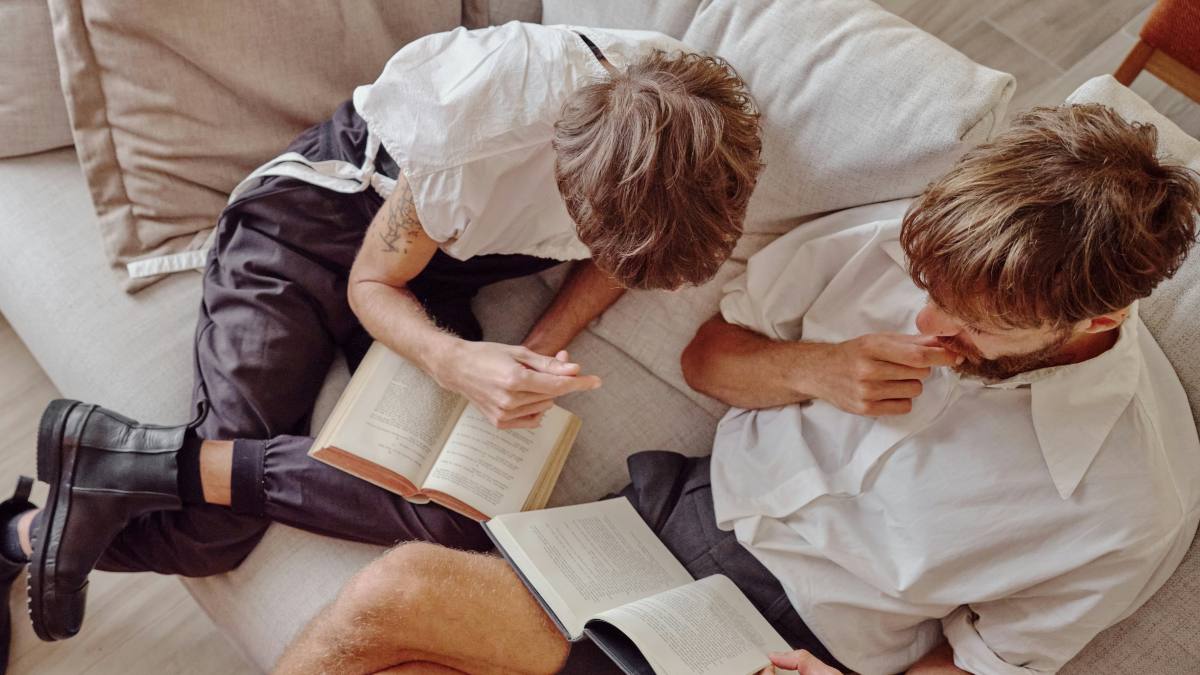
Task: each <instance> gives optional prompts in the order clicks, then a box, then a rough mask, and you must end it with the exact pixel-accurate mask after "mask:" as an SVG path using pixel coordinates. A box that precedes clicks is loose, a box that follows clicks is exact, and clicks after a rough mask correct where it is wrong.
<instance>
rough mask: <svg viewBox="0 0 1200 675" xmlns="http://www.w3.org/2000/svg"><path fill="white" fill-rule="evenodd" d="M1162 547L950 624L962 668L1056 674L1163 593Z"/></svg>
mask: <svg viewBox="0 0 1200 675" xmlns="http://www.w3.org/2000/svg"><path fill="white" fill-rule="evenodd" d="M1162 559H1163V551H1162V546H1161V544H1160V545H1157V546H1156V545H1155V542H1143V543H1141V544H1139V545H1136V546H1134V545H1131V546H1129V547H1128V548H1126V549H1125V550H1122V551H1115V552H1113V553H1111V554H1109V555H1107V556H1104V557H1101V558H1100V559H1098V560H1096V561H1094V562H1092V563H1090V564H1088V565H1084V566H1082V567H1079V568H1077V569H1074V570H1071V571H1070V572H1067V573H1065V574H1062V575H1060V576H1057V577H1054V578H1052V579H1049V580H1047V581H1045V582H1042V583H1040V584H1037V585H1035V586H1033V587H1031V588H1029V589H1026V591H1024V592H1022V593H1020V594H1018V595H1014V596H1010V597H1006V598H1001V599H998V600H992V601H988V602H982V603H973V604H971V605H969V606H962V607H959V608H958V609H956V610H955V611H954V612H951V613H950V614H949V615H947V616H946V617H945V618H943V619H942V632H943V633H945V635H946V640H947V642H949V643H950V646H951V647H952V648H953V649H954V661H955V663H956V664H957V665H958V667H959V668H962V669H964V670H967V671H968V672H971V673H975V674H976V675H1016V674H1018V673H1021V674H1025V673H1056V672H1058V671H1059V669H1060V668H1062V667H1063V666H1064V665H1066V663H1067V662H1068V661H1070V660H1071V659H1072V658H1074V657H1075V655H1076V654H1078V653H1079V652H1080V651H1082V650H1083V648H1084V647H1085V646H1087V644H1088V643H1089V642H1091V640H1092V638H1094V637H1095V636H1096V635H1097V634H1098V633H1099V632H1100V631H1102V630H1104V629H1105V628H1107V627H1109V626H1111V625H1113V624H1115V623H1116V622H1118V621H1120V620H1121V619H1122V618H1124V617H1125V616H1127V615H1128V614H1129V613H1130V612H1131V611H1133V610H1134V609H1136V608H1137V607H1138V606H1139V605H1140V604H1141V603H1142V602H1143V601H1144V600H1145V598H1146V597H1148V596H1149V594H1150V593H1153V591H1154V590H1156V588H1155V587H1154V586H1153V584H1152V583H1150V582H1151V577H1152V576H1154V571H1155V569H1156V568H1157V567H1158V565H1159V564H1161V563H1162Z"/></svg>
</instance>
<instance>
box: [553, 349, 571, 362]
mask: <svg viewBox="0 0 1200 675" xmlns="http://www.w3.org/2000/svg"><path fill="white" fill-rule="evenodd" d="M554 358H556V359H558V360H559V361H567V362H570V360H571V355H570V354H568V353H567V350H565V349H560V350H559V351H558V353H557V354H555V355H554Z"/></svg>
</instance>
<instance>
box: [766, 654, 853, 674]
mask: <svg viewBox="0 0 1200 675" xmlns="http://www.w3.org/2000/svg"><path fill="white" fill-rule="evenodd" d="M770 657H771V663H772V664H774V665H775V666H778V667H780V668H786V669H788V670H795V671H798V672H799V673H800V675H806V674H807V675H827V674H828V675H835V674H837V673H838V671H837V670H836V669H834V668H832V667H830V666H829V665H827V664H826V663H825V662H824V661H822V660H820V659H818V658H817V657H815V656H813V655H812V654H811V653H809V651H808V650H807V649H797V650H796V651H794V652H783V653H780V652H773V653H771V654H770Z"/></svg>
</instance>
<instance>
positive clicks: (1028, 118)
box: [900, 104, 1200, 328]
mask: <svg viewBox="0 0 1200 675" xmlns="http://www.w3.org/2000/svg"><path fill="white" fill-rule="evenodd" d="M1157 142H1158V130H1157V129H1156V128H1155V127H1154V126H1153V125H1150V124H1139V123H1136V122H1132V123H1131V122H1127V121H1125V120H1124V119H1122V118H1121V117H1120V116H1119V115H1117V113H1115V112H1114V111H1113V110H1112V109H1110V108H1108V107H1106V106H1103V105H1099V104H1084V105H1071V106H1062V107H1057V108H1034V109H1033V110H1031V111H1029V112H1028V113H1026V114H1024V115H1022V116H1020V117H1019V118H1018V119H1017V120H1016V121H1015V123H1014V125H1013V126H1012V127H1011V128H1010V129H1009V130H1008V131H1006V132H1004V133H1002V134H1000V135H999V136H997V137H996V138H995V139H994V140H993V141H992V142H990V143H987V144H985V145H981V146H979V147H977V148H975V149H974V150H971V151H970V152H968V153H967V154H966V155H965V156H964V157H963V158H962V159H961V160H960V161H959V162H958V164H957V165H956V166H955V167H954V168H953V169H952V170H951V171H950V172H949V173H947V174H946V175H945V176H943V177H942V178H941V179H939V180H937V181H936V182H934V183H933V184H932V185H930V186H929V187H928V188H926V190H925V192H924V194H922V195H921V196H920V198H918V199H917V201H916V202H915V203H914V204H913V205H912V206H911V207H910V208H909V210H908V213H907V214H906V215H905V217H904V224H903V229H902V231H901V235H900V241H901V244H902V245H903V247H904V251H905V253H906V254H907V255H908V260H909V271H910V273H911V275H912V278H913V281H915V282H916V284H917V285H918V286H920V287H921V288H922V289H924V290H925V291H927V292H928V293H929V296H930V299H931V300H932V301H933V302H935V303H936V304H938V305H939V306H940V307H942V308H943V309H944V310H946V311H947V312H949V313H950V314H952V315H955V316H957V317H960V318H963V319H965V320H971V321H983V322H985V323H989V324H992V325H999V326H1006V327H1014V328H1018V327H1019V328H1031V327H1041V326H1052V327H1060V328H1061V327H1066V326H1068V325H1070V324H1073V323H1076V322H1079V321H1082V320H1084V319H1089V318H1093V317H1096V316H1100V315H1102V314H1107V313H1109V312H1113V311H1116V310H1119V309H1122V308H1124V307H1128V306H1129V304H1130V303H1132V302H1133V301H1134V300H1137V299H1139V298H1144V297H1146V296H1148V295H1150V292H1151V291H1153V290H1154V288H1155V286H1157V285H1158V284H1159V282H1161V281H1163V280H1164V279H1167V278H1169V277H1170V276H1171V275H1173V274H1174V273H1175V271H1176V270H1177V269H1179V266H1180V264H1182V262H1183V260H1184V257H1185V256H1186V255H1187V251H1188V248H1189V247H1190V246H1191V245H1192V243H1193V242H1194V241H1195V238H1196V218H1197V216H1198V215H1200V187H1198V186H1197V183H1196V173H1195V172H1194V171H1191V170H1190V169H1187V168H1186V167H1182V166H1173V165H1171V164H1168V163H1167V162H1165V161H1163V160H1162V159H1161V158H1160V157H1159V156H1158V154H1157Z"/></svg>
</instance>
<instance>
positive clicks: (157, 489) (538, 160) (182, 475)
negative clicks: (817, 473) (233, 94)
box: [0, 22, 761, 640]
mask: <svg viewBox="0 0 1200 675" xmlns="http://www.w3.org/2000/svg"><path fill="white" fill-rule="evenodd" d="M760 150H761V142H760V140H759V125H758V113H757V111H756V109H755V107H754V104H753V102H752V101H751V99H750V96H749V94H748V93H747V92H746V88H745V84H744V83H743V82H742V80H741V79H739V78H738V76H737V74H736V73H735V72H734V71H733V69H732V68H731V67H730V66H729V65H728V64H727V63H725V62H724V61H722V60H721V59H718V58H714V57H709V56H703V55H698V54H694V53H692V52H691V50H689V49H688V48H687V47H686V46H685V45H683V44H682V43H680V42H678V41H677V40H674V39H672V38H670V37H668V36H665V35H661V34H658V33H652V32H646V31H621V30H603V29H590V28H589V29H573V28H571V27H567V26H541V25H534V24H522V23H517V22H512V23H509V24H506V25H504V26H499V27H494V28H489V29H482V30H476V31H467V30H465V29H459V30H454V31H451V32H448V33H440V34H436V35H430V36H426V37H424V38H422V39H420V40H416V41H414V42H412V43H410V44H408V45H407V46H405V47H404V48H403V49H401V50H400V51H399V52H398V53H397V54H396V55H395V56H394V57H393V58H392V59H391V60H390V61H389V62H388V64H387V66H386V68H385V69H384V71H383V74H382V75H380V77H379V79H378V80H376V82H374V83H373V84H371V85H367V86H363V87H359V88H358V89H356V90H355V92H354V97H353V100H352V101H350V102H347V103H346V104H344V105H343V106H341V107H340V108H339V109H338V110H337V111H336V112H335V114H334V115H333V117H332V118H331V119H330V120H328V121H326V122H324V123H322V124H319V125H317V126H315V127H313V128H311V129H309V130H308V131H305V132H304V133H302V134H301V135H300V136H299V137H298V138H297V139H296V140H295V141H294V142H293V143H292V145H291V146H290V147H289V148H288V151H287V152H286V153H285V154H283V155H281V156H280V157H278V158H276V159H274V160H272V161H270V162H268V163H267V164H265V165H264V166H263V167H261V168H260V169H258V170H256V171H255V172H254V173H253V174H251V176H250V177H248V178H247V179H246V181H244V182H243V183H242V184H241V185H239V186H238V187H237V188H236V189H235V190H234V193H233V196H232V197H231V201H230V204H229V206H228V207H227V208H226V209H225V211H224V213H223V214H222V216H221V221H220V224H219V226H218V228H217V231H216V235H215V243H214V246H213V250H212V253H211V255H210V257H209V261H208V266H207V269H206V271H205V276H204V301H203V305H202V307H201V313H200V322H199V326H198V328H197V332H196V388H195V395H194V400H195V403H196V407H197V408H198V410H199V416H198V419H197V420H196V421H195V422H193V423H192V424H189V425H186V426H183V427H156V426H152V425H142V424H138V423H136V422H134V421H132V420H129V419H126V418H124V417H121V416H120V415H117V414H115V413H112V412H111V411H107V410H104V409H102V408H98V407H96V406H91V405H85V404H82V403H79V402H75V401H56V402H54V403H53V404H51V406H50V407H49V409H48V410H47V411H46V414H45V415H44V417H43V420H42V425H41V429H40V431H39V440H38V474H39V478H41V479H42V480H44V481H46V482H48V483H50V498H49V500H48V502H47V506H46V508H45V509H44V510H43V511H41V512H38V511H37V510H36V509H35V508H33V506H32V504H29V503H28V501H27V500H26V499H25V497H27V496H28V492H27V490H25V489H24V488H22V489H20V490H19V491H18V494H17V496H16V497H14V499H12V500H9V501H8V502H5V505H4V508H3V509H0V510H2V511H3V512H4V514H5V516H6V518H5V520H6V522H5V523H4V525H5V526H6V537H5V538H4V539H3V544H4V546H3V549H4V554H5V555H4V558H3V559H0V579H3V580H5V582H11V579H12V578H14V577H15V576H16V571H19V570H20V567H21V566H22V565H23V564H24V562H25V560H26V558H27V557H29V556H31V557H32V561H31V570H30V610H31V616H32V619H33V624H34V628H35V631H36V632H37V634H38V636H39V637H41V638H42V639H45V640H58V639H65V638H69V637H71V636H73V635H75V634H76V632H77V631H78V630H79V629H80V626H81V623H82V621H83V615H84V605H85V599H86V588H87V578H88V575H89V574H90V572H91V571H92V569H93V568H99V569H105V570H114V571H155V572H159V573H165V574H182V575H188V576H199V575H210V574H217V573H220V572H224V571H228V570H230V569H233V568H235V567H237V566H238V564H240V563H241V561H242V560H243V559H244V558H245V557H246V556H247V555H248V554H249V553H250V551H251V550H252V549H253V548H254V546H255V545H256V544H257V542H258V541H259V539H260V538H261V537H262V535H263V533H264V532H265V531H266V528H267V526H268V524H269V523H270V522H271V521H277V522H283V523H286V524H289V525H293V526H296V527H300V528H304V529H307V530H310V531H313V532H317V533H320V534H325V535H331V536H337V537H342V538H345V539H350V540H357V541H365V542H373V543H376V544H383V545H390V544H394V543H396V542H397V541H410V540H426V541H437V542H441V543H445V544H448V545H453V546H456V547H459V548H464V549H476V550H478V549H484V548H487V547H488V546H489V544H488V540H487V537H486V536H485V535H484V533H483V531H482V529H481V528H480V527H479V525H478V523H476V522H475V521H473V520H470V519H469V518H466V517H464V516H460V515H458V514H455V513H453V512H450V511H448V510H446V509H444V508H442V507H440V506H437V505H414V504H411V503H409V502H407V501H405V500H404V499H402V498H401V497H399V496H397V495H393V494H391V493H389V492H387V491H384V490H382V489H380V488H377V487H375V486H373V485H370V484H368V483H366V482H364V481H361V480H359V479H357V478H354V477H351V476H349V475H348V474H345V473H342V472H341V471H339V470H337V469H334V468H332V467H329V466H327V465H324V464H321V463H319V462H317V461H315V460H313V459H311V458H309V457H308V456H307V451H308V449H309V447H310V445H311V443H312V440H311V439H310V438H308V437H307V436H306V434H307V433H308V431H309V422H310V419H311V415H312V410H313V405H314V403H315V401H316V398H317V394H318V392H319V390H320V387H321V383H322V381H323V380H324V378H325V375H326V373H327V371H328V369H329V366H330V363H331V362H332V360H333V358H334V356H335V353H336V352H337V351H339V350H341V351H343V352H345V354H346V356H347V360H348V361H349V362H350V364H351V367H352V368H353V367H354V366H355V365H357V363H358V361H359V360H360V359H361V358H362V356H363V354H364V353H365V351H366V349H367V347H368V346H369V344H370V342H371V339H372V338H374V339H375V340H378V341H380V342H382V343H383V344H385V345H386V346H388V347H389V348H391V349H392V350H393V351H395V352H397V353H399V354H401V355H402V356H404V357H406V358H408V359H409V360H410V361H412V362H413V363H415V364H416V365H418V366H419V367H421V368H422V369H423V370H425V371H426V372H428V373H429V374H430V375H431V376H432V377H433V378H434V379H435V380H436V381H437V382H438V383H439V384H441V385H442V386H443V387H445V388H446V389H449V390H452V391H455V392H458V393H460V394H462V395H463V396H465V397H466V398H467V399H468V400H469V401H470V402H472V403H473V404H474V405H475V406H476V407H477V408H478V409H479V410H480V411H481V412H482V413H483V414H484V415H485V416H486V417H487V418H488V419H490V420H491V421H492V422H493V423H494V424H496V425H497V426H500V427H502V428H531V427H536V426H537V425H538V424H539V421H540V418H541V415H542V414H543V413H544V412H545V411H546V410H548V409H549V408H550V407H551V406H552V405H553V404H554V400H555V398H556V397H558V396H562V395H565V394H568V393H571V392H575V391H586V390H590V389H595V388H596V387H598V386H600V380H599V378H597V377H595V376H591V375H584V374H582V373H581V367H580V365H579V364H575V363H571V362H570V361H569V359H568V357H567V354H566V352H565V351H563V350H564V348H565V347H566V346H567V344H568V343H569V342H571V340H572V339H573V338H574V337H575V336H576V335H577V334H578V333H579V332H580V331H581V330H583V329H584V327H586V326H587V324H588V323H589V322H590V321H591V320H592V319H594V318H595V317H596V316H598V315H599V314H600V313H601V312H603V311H604V310H605V309H606V308H607V307H608V306H609V305H611V304H612V303H613V302H614V301H616V299H617V298H618V297H619V296H620V294H621V293H622V292H624V290H625V289H627V288H644V289H658V288H676V287H678V286H681V285H683V284H689V283H700V282H703V281H705V280H707V279H708V278H709V277H711V276H712V275H713V273H714V272H715V271H716V268H717V266H719V265H720V264H721V263H722V262H723V261H724V260H725V259H726V258H728V257H729V254H730V252H731V250H732V248H733V245H734V243H735V242H736V241H737V239H738V236H739V235H740V233H741V228H742V220H743V218H744V216H745V212H746V205H747V202H748V201H749V198H750V194H751V192H752V191H753V189H754V185H755V181H756V180H757V177H758V173H759V170H760V167H761V163H760V161H759V154H760ZM566 261H576V263H575V265H574V266H573V268H572V271H571V274H570V275H569V277H568V278H567V281H566V282H565V284H564V285H563V287H562V289H561V290H560V291H559V293H558V295H557V296H556V298H555V299H554V301H553V302H552V303H551V305H550V306H549V308H548V309H547V310H546V311H545V313H544V314H543V316H542V317H541V319H540V320H539V321H538V322H537V323H536V324H535V325H534V326H533V328H532V330H531V331H530V332H529V334H528V336H527V337H526V338H525V341H524V343H523V344H522V345H519V346H514V345H504V344H497V343H491V342H484V341H482V337H483V335H482V329H481V327H480V325H479V323H478V321H477V320H476V318H475V316H474V314H473V312H472V310H471V298H472V297H473V296H474V295H475V293H476V292H477V291H478V290H479V288H480V287H482V286H485V285H488V284H491V283H494V282H497V281H500V280H503V279H509V278H513V277H517V276H523V275H528V274H533V273H536V272H538V271H541V270H544V269H547V268H549V267H551V266H553V265H557V264H560V263H562V262H566ZM23 485H24V484H23ZM14 570H15V571H14ZM10 572H11V573H10Z"/></svg>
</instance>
